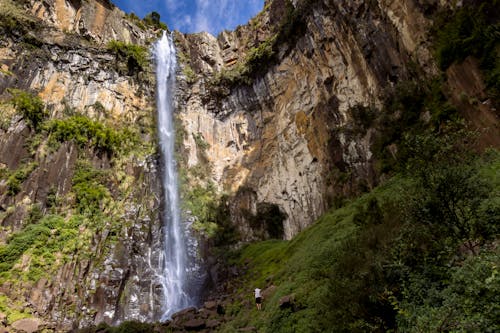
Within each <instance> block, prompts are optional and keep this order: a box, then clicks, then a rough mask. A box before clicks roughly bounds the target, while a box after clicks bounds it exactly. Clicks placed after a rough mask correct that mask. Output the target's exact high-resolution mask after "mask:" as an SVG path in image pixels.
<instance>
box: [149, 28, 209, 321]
mask: <svg viewBox="0 0 500 333" xmlns="http://www.w3.org/2000/svg"><path fill="white" fill-rule="evenodd" d="M154 56H155V60H156V80H157V108H158V133H159V141H160V148H161V158H162V166H163V168H162V170H163V192H164V200H165V201H164V205H163V206H164V210H163V223H164V226H163V233H164V239H163V249H162V251H160V252H161V254H160V258H159V259H160V267H161V269H160V271H159V272H158V273H159V275H160V276H159V280H160V283H161V285H162V288H163V309H162V313H163V315H162V318H161V319H162V320H165V319H168V318H169V317H170V315H172V314H173V313H174V312H176V311H179V310H181V309H183V308H186V307H189V306H193V305H195V304H196V301H197V299H196V296H197V294H196V292H197V290H196V289H197V288H196V287H193V284H196V283H193V280H196V279H197V277H196V275H198V276H199V274H196V273H198V272H199V271H200V269H199V265H198V264H197V263H196V259H195V258H193V253H192V252H193V251H192V250H193V249H192V248H193V246H195V247H196V245H197V244H196V240H195V239H194V237H192V236H191V235H190V234H189V226H188V225H186V223H182V222H183V221H182V219H181V211H180V203H179V201H180V200H179V189H178V181H177V170H176V161H175V156H174V143H175V129H174V124H173V111H174V105H173V97H174V96H173V95H174V91H175V69H176V56H175V46H174V43H173V40H172V36H170V35H167V34H166V33H165V32H163V36H162V38H161V39H160V40H159V41H158V42H157V43H156V45H155V49H154ZM190 252H191V253H190ZM194 256H196V254H194Z"/></svg>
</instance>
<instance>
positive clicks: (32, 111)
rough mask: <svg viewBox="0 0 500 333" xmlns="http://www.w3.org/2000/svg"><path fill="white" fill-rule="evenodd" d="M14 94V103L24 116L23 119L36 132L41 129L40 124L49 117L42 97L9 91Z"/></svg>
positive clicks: (20, 91) (13, 90) (17, 90)
mask: <svg viewBox="0 0 500 333" xmlns="http://www.w3.org/2000/svg"><path fill="white" fill-rule="evenodd" d="M9 92H10V93H11V94H12V96H13V97H12V100H11V101H12V103H13V104H14V106H15V107H16V109H17V110H18V111H19V112H20V113H21V114H22V116H23V118H24V119H25V120H26V122H27V123H28V126H30V127H31V128H32V129H34V130H38V129H39V128H40V124H41V123H42V122H43V120H44V119H45V118H46V117H47V113H46V112H45V107H44V105H43V102H42V100H41V99H40V97H38V96H35V95H33V94H31V93H28V92H26V91H22V90H19V89H9Z"/></svg>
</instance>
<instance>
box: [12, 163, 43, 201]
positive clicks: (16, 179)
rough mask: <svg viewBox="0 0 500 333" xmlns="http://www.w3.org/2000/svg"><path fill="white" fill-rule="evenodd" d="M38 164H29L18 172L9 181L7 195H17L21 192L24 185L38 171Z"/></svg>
mask: <svg viewBox="0 0 500 333" xmlns="http://www.w3.org/2000/svg"><path fill="white" fill-rule="evenodd" d="M37 166H38V164H37V163H28V164H25V165H23V166H21V167H20V168H19V169H18V170H16V171H15V172H14V173H13V174H12V175H11V176H10V177H9V178H8V180H7V194H8V195H16V194H17V193H19V191H21V185H22V183H23V182H24V181H25V180H26V179H27V178H28V177H29V175H30V174H31V173H32V172H33V170H35V169H36V167H37Z"/></svg>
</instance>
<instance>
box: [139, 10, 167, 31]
mask: <svg viewBox="0 0 500 333" xmlns="http://www.w3.org/2000/svg"><path fill="white" fill-rule="evenodd" d="M142 21H143V22H144V23H145V24H146V25H147V26H149V27H152V28H154V29H161V30H168V27H167V25H166V24H165V23H163V22H161V21H160V14H158V12H151V13H149V14H147V15H146V16H144V19H143V20H142Z"/></svg>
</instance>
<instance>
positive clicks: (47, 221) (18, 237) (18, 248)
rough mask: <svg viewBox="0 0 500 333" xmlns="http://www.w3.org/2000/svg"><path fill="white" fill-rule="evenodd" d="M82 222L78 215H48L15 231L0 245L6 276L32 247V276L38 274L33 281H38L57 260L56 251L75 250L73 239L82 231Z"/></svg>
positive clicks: (2, 268) (0, 264)
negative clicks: (80, 229)
mask: <svg viewBox="0 0 500 333" xmlns="http://www.w3.org/2000/svg"><path fill="white" fill-rule="evenodd" d="M79 223H80V220H79V219H78V218H72V219H69V220H65V219H64V218H63V217H61V216H57V215H47V216H44V217H43V218H41V219H40V220H39V221H36V223H33V224H29V225H27V226H26V227H25V228H24V229H22V230H21V231H19V232H17V233H15V234H13V235H12V236H11V237H10V238H9V239H8V240H7V244H5V245H2V246H0V262H1V263H0V272H2V273H4V274H3V276H2V277H5V272H7V271H9V270H11V269H12V268H13V266H14V264H15V263H16V262H17V261H18V260H19V258H20V257H21V256H22V255H23V254H27V253H30V251H31V255H32V262H31V267H30V272H28V274H30V275H28V276H32V277H34V278H33V279H32V281H36V280H37V279H38V278H39V277H40V276H39V275H37V274H43V271H44V269H47V268H48V267H50V264H51V263H52V262H53V261H54V254H55V252H57V251H72V250H74V247H73V248H72V247H71V245H72V242H71V240H73V239H75V238H76V237H77V235H78V232H77V226H78V224H79ZM65 249H66V250H65ZM33 255H36V257H37V258H38V262H34V261H33V259H34V258H35V256H33ZM40 259H42V260H40ZM37 266H38V267H37ZM39 266H43V267H39ZM45 273H49V271H46V272H45Z"/></svg>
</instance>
